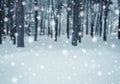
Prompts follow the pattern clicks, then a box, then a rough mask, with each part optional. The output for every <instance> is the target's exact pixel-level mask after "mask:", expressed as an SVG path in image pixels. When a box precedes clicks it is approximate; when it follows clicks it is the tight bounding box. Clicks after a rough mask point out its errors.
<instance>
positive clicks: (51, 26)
mask: <svg viewBox="0 0 120 84" xmlns="http://www.w3.org/2000/svg"><path fill="white" fill-rule="evenodd" d="M45 35H46V36H48V37H50V38H52V39H54V40H55V41H58V39H59V38H60V37H61V36H62V35H66V38H68V39H71V44H72V45H73V46H77V45H78V43H81V42H82V38H84V36H85V35H90V36H91V38H93V37H94V36H97V37H99V38H102V39H103V41H107V39H108V36H110V35H114V36H115V37H117V39H120V0H0V44H1V45H2V44H3V43H4V39H8V38H10V40H12V41H13V45H17V47H24V46H25V43H24V40H25V37H29V36H33V37H34V41H37V40H38V38H40V36H45ZM61 38H62V37H61Z"/></svg>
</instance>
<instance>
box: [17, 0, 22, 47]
mask: <svg viewBox="0 0 120 84" xmlns="http://www.w3.org/2000/svg"><path fill="white" fill-rule="evenodd" d="M22 2H23V0H19V1H18V2H17V6H16V28H17V33H18V37H17V47H24V6H23V4H22Z"/></svg>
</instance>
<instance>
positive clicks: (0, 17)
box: [0, 0, 4, 44]
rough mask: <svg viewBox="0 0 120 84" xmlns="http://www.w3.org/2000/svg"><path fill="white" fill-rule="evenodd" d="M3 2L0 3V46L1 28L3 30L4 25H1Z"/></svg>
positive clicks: (0, 42)
mask: <svg viewBox="0 0 120 84" xmlns="http://www.w3.org/2000/svg"><path fill="white" fill-rule="evenodd" d="M3 9H4V6H3V0H1V1H0V44H2V34H3V28H4V23H3V16H4V15H3V11H4V10H3Z"/></svg>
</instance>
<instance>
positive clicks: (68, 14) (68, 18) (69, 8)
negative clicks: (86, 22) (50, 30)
mask: <svg viewBox="0 0 120 84" xmlns="http://www.w3.org/2000/svg"><path fill="white" fill-rule="evenodd" d="M67 3H68V6H67V8H68V9H67V30H66V31H67V38H68V39H69V38H70V32H69V30H70V25H69V23H70V11H71V7H70V0H68V2H67Z"/></svg>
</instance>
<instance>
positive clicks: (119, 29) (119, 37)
mask: <svg viewBox="0 0 120 84" xmlns="http://www.w3.org/2000/svg"><path fill="white" fill-rule="evenodd" d="M118 2H119V23H118V39H120V1H118Z"/></svg>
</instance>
